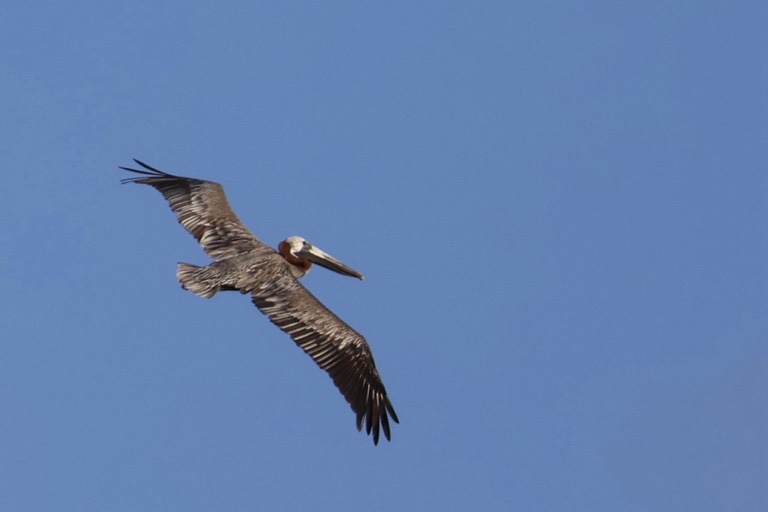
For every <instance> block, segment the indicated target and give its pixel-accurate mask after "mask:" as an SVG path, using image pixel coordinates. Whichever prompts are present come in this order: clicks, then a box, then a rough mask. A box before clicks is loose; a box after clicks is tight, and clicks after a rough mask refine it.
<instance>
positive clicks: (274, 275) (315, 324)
mask: <svg viewBox="0 0 768 512" xmlns="http://www.w3.org/2000/svg"><path fill="white" fill-rule="evenodd" d="M135 162H136V163H138V164H139V165H140V166H142V167H143V168H144V170H139V169H130V168H127V167H122V169H125V170H127V171H131V172H134V173H137V174H141V175H142V176H141V177H133V178H127V179H124V180H123V183H140V184H144V185H150V186H152V187H154V188H156V189H157V190H158V191H160V193H162V194H163V196H164V197H165V198H166V200H167V201H168V202H169V204H170V206H171V209H172V210H173V211H174V212H175V213H176V215H177V217H178V220H179V223H181V225H182V226H184V228H185V229H186V230H187V231H189V232H190V233H191V234H192V236H194V237H195V238H196V239H197V240H198V242H200V245H201V246H202V247H203V249H204V250H205V252H206V253H208V255H209V256H210V257H211V259H213V263H211V264H210V265H208V266H205V267H199V266H196V265H191V264H188V263H179V265H178V270H177V272H176V275H177V277H178V279H179V282H180V283H181V285H182V287H183V288H184V289H186V290H189V291H191V292H193V293H195V294H197V295H199V296H201V297H206V298H210V297H213V296H214V295H215V294H216V293H217V292H218V291H225V290H237V291H239V292H240V293H243V294H245V293H247V294H250V295H251V300H252V302H253V303H254V304H255V305H256V307H258V308H259V309H260V310H261V311H262V312H263V313H264V314H265V315H267V317H269V320H270V321H271V322H272V323H274V324H275V325H277V326H278V327H279V328H280V329H282V330H283V331H284V332H286V333H287V334H288V335H290V337H291V338H292V339H293V340H294V341H295V342H296V344H298V345H299V346H300V347H301V348H302V349H303V350H304V351H305V352H306V353H307V354H309V356H310V357H312V359H314V361H315V362H316V363H317V364H318V366H320V367H321V368H322V369H324V370H325V371H327V372H328V374H329V375H330V376H331V378H332V379H333V381H334V383H335V384H336V386H337V387H338V388H339V390H340V391H341V393H342V394H343V395H344V397H345V398H346V399H347V402H349V404H350V406H351V407H352V410H353V411H355V413H356V415H357V428H358V430H360V429H361V428H362V425H363V423H365V426H366V431H367V432H368V433H369V434H371V433H373V442H374V443H375V444H377V443H378V440H379V429H380V427H381V430H383V431H384V435H385V437H386V438H387V439H389V438H390V429H389V417H391V418H392V419H393V420H394V421H395V422H398V418H397V415H396V414H395V410H394V408H393V407H392V404H391V403H390V401H389V397H388V396H387V392H386V390H385V388H384V384H383V383H382V381H381V377H380V376H379V373H378V371H377V370H376V365H375V363H374V361H373V356H372V354H371V350H370V348H369V346H368V343H367V342H366V341H365V339H364V338H363V337H362V336H361V335H360V334H359V333H357V332H356V331H355V330H354V329H352V328H351V327H349V326H348V325H347V324H346V323H344V322H343V321H342V320H341V319H339V318H338V317H337V316H336V315H334V314H333V313H332V312H331V311H330V310H329V309H328V308H326V307H325V306H324V305H323V304H322V303H321V302H320V301H319V300H317V299H316V298H315V297H314V296H313V295H312V294H311V293H310V292H309V291H308V290H307V289H306V288H304V286H303V285H302V284H301V283H299V281H298V278H300V277H302V276H304V275H305V274H306V273H307V272H308V271H309V269H310V267H311V266H312V263H317V264H319V265H322V266H324V267H326V268H329V269H331V270H333V271H335V272H338V273H340V274H344V275H348V276H352V277H357V278H358V279H363V275H362V274H360V273H359V272H357V271H356V270H353V269H352V268H350V267H348V266H346V265H345V264H343V263H341V262H340V261H338V260H337V259H335V258H333V257H332V256H330V255H329V254H327V253H325V252H323V251H321V250H319V249H317V248H316V247H314V246H312V245H311V244H310V243H309V242H307V241H306V240H304V239H303V238H300V237H290V238H288V239H286V240H284V241H283V242H281V243H280V245H279V246H278V251H275V250H274V249H272V248H271V247H269V246H267V245H266V244H264V243H262V242H261V241H260V240H259V239H258V238H256V237H255V236H254V235H253V234H252V233H251V232H250V231H249V230H248V229H247V228H246V227H245V225H244V224H243V223H242V222H241V221H240V220H239V219H238V218H237V216H236V215H235V213H234V212H233V211H232V208H231V207H230V206H229V202H228V201H227V198H226V196H225V194H224V190H223V188H222V187H221V185H219V184H218V183H214V182H212V181H205V180H199V179H195V178H184V177H181V176H173V175H171V174H167V173H164V172H162V171H159V170H157V169H154V168H152V167H150V166H148V165H146V164H144V163H142V162H140V161H138V160H135Z"/></svg>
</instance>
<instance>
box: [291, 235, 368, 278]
mask: <svg viewBox="0 0 768 512" xmlns="http://www.w3.org/2000/svg"><path fill="white" fill-rule="evenodd" d="M277 252H279V253H280V255H281V256H282V257H283V258H285V259H286V261H287V262H288V263H290V264H291V272H293V275H294V276H296V277H302V276H304V275H305V274H306V273H307V272H309V269H310V268H311V267H312V263H317V264H318V265H320V266H322V267H325V268H327V269H329V270H333V271H334V272H338V273H339V274H343V275H345V276H351V277H356V278H358V279H360V280H362V279H363V274H361V273H360V272H358V271H357V270H354V269H352V268H350V267H348V266H346V265H345V264H343V263H342V262H340V261H339V260H337V259H336V258H334V257H333V256H331V255H330V254H328V253H326V252H324V251H321V250H320V249H318V248H317V247H315V246H314V245H312V244H310V243H309V242H307V241H306V240H304V239H303V238H301V237H300V236H292V237H290V238H287V239H285V240H283V241H282V242H280V245H278V246H277Z"/></svg>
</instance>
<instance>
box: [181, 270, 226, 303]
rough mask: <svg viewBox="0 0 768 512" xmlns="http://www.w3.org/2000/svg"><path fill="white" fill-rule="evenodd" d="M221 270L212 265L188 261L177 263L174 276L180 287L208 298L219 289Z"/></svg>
mask: <svg viewBox="0 0 768 512" xmlns="http://www.w3.org/2000/svg"><path fill="white" fill-rule="evenodd" d="M220 274H221V272H220V270H219V269H218V268H216V267H214V266H213V265H210V266H207V267H198V266H197V265H190V264H189V263H179V266H178V269H177V270H176V278H177V279H178V280H179V282H180V283H181V287H182V288H184V289H185V290H189V291H191V292H192V293H194V294H195V295H199V296H200V297H205V298H206V299H210V298H211V297H213V296H214V295H216V292H218V291H219V290H220V289H221V275H220Z"/></svg>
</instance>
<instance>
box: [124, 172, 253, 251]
mask: <svg viewBox="0 0 768 512" xmlns="http://www.w3.org/2000/svg"><path fill="white" fill-rule="evenodd" d="M134 162H136V163H137V164H139V165H140V166H141V167H143V168H144V169H143V170H140V169H131V168H129V167H121V169H124V170H126V171H130V172H135V173H136V174H140V175H141V176H137V177H133V178H126V179H124V180H122V181H121V182H122V183H141V184H142V185H150V186H152V187H154V188H156V189H157V190H159V191H160V193H161V194H163V196H164V197H165V199H166V200H167V201H168V203H169V204H170V206H171V210H173V211H174V212H176V217H177V218H178V220H179V223H180V224H181V225H182V226H184V229H186V230H187V231H189V232H190V233H191V234H192V236H194V237H195V239H196V240H197V241H198V242H200V245H201V246H202V247H203V249H204V250H205V252H206V253H208V255H209V256H210V257H211V259H213V260H214V261H219V260H223V259H226V258H229V257H231V256H235V255H236V254H240V253H243V252H248V251H252V250H254V249H257V248H264V247H267V246H266V245H265V244H264V243H262V242H261V241H260V240H259V239H258V238H256V237H255V236H254V235H253V233H251V232H250V231H249V230H248V228H246V227H245V225H244V224H243V223H242V222H241V221H240V219H238V218H237V215H235V212H233V211H232V207H231V206H229V201H227V196H226V195H225V194H224V189H223V188H222V187H221V185H219V184H218V183H215V182H213V181H206V180H199V179H195V178H185V177H183V176H174V175H172V174H168V173H165V172H163V171H160V170H157V169H155V168H154V167H150V166H149V165H147V164H145V163H144V162H141V161H139V160H136V159H134Z"/></svg>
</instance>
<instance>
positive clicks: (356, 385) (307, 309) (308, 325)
mask: <svg viewBox="0 0 768 512" xmlns="http://www.w3.org/2000/svg"><path fill="white" fill-rule="evenodd" d="M251 297H252V301H253V303H254V304H255V305H256V307H258V308H259V309H260V310H261V311H262V312H263V313H264V314H266V315H267V316H268V317H269V319H270V321H271V322H272V323H274V324H275V325H277V326H278V327H279V328H280V329H281V330H283V331H284V332H286V333H287V334H288V335H289V336H290V337H291V338H292V339H293V341H295V342H296V344H297V345H299V347H301V348H302V350H304V352H306V353H307V354H308V355H309V356H310V357H311V358H312V359H313V360H314V361H315V362H316V363H317V365H318V366H320V368H322V369H323V370H325V371H326V372H328V374H329V375H330V376H331V378H332V379H333V382H334V383H335V384H336V387H338V388H339V391H341V394H342V395H344V398H346V399H347V402H349V404H350V406H351V407H352V410H353V411H354V412H355V414H356V415H357V428H358V430H360V429H362V426H363V424H365V430H366V432H367V433H368V434H373V442H374V444H378V442H379V432H380V430H383V431H384V436H385V437H386V438H387V439H390V427H389V419H390V418H392V420H394V421H395V422H396V423H397V422H399V420H398V418H397V414H395V410H394V408H393V407H392V404H391V403H390V401H389V397H388V396H387V391H386V389H385V388H384V384H383V383H382V381H381V377H380V376H379V372H378V371H377V370H376V364H375V363H374V361H373V355H372V354H371V349H370V347H369V346H368V343H367V342H366V341H365V339H364V338H363V337H362V336H361V335H360V334H359V333H357V332H356V331H355V330H354V329H352V328H351V327H349V326H348V325H347V324H346V323H344V322H343V321H342V320H341V319H340V318H338V317H337V316H336V315H334V314H333V313H332V312H331V311H330V310H329V309H328V308H326V307H325V306H324V305H323V304H322V303H321V302H320V301H319V300H317V299H316V298H315V297H314V296H313V295H312V294H311V293H310V292H309V291H308V290H307V289H306V288H304V286H303V285H302V284H301V283H299V281H298V280H297V279H296V278H294V277H293V276H291V275H290V273H289V272H288V271H287V270H286V271H285V272H284V273H283V274H282V275H281V276H278V277H277V278H275V279H272V280H271V281H270V283H269V284H266V285H264V286H262V287H260V288H257V289H254V290H252V291H251Z"/></svg>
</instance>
